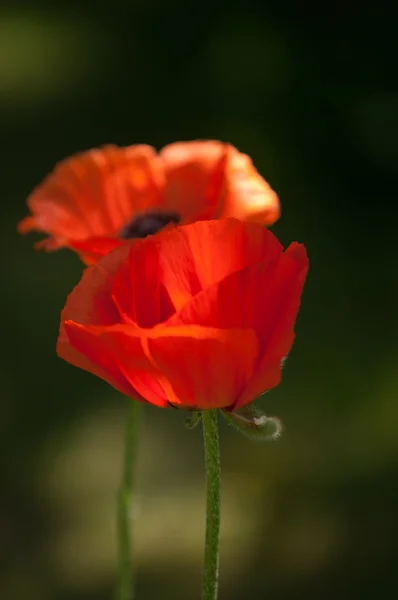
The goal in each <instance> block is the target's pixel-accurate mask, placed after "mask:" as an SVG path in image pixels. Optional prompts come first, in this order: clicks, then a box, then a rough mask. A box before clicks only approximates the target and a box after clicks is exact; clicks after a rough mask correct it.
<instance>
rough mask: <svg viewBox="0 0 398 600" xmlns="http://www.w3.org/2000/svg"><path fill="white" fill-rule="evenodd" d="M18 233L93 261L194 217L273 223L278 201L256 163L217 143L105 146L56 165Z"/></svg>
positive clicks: (31, 201)
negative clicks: (32, 235) (32, 234)
mask: <svg viewBox="0 0 398 600" xmlns="http://www.w3.org/2000/svg"><path fill="white" fill-rule="evenodd" d="M28 206H29V208H30V210H31V212H32V215H30V216H28V217H26V218H25V219H23V221H21V223H20V224H19V231H20V232H21V233H26V232H28V231H31V230H36V231H41V232H45V233H47V234H48V235H49V236H50V237H48V238H47V239H45V240H42V241H41V242H39V243H38V244H37V246H38V247H41V248H44V249H46V250H55V249H57V248H60V247H62V246H68V247H69V248H73V249H74V250H75V251H76V252H78V253H79V254H80V256H81V257H82V259H83V260H84V261H85V262H87V263H91V262H95V261H96V260H98V259H99V258H100V257H101V256H104V255H105V254H107V253H108V252H109V251H110V250H111V249H113V248H115V247H117V246H119V245H121V244H122V243H123V240H124V239H128V238H134V237H145V236H147V235H148V234H152V233H156V232H158V231H159V230H160V229H162V228H164V227H171V226H174V225H176V224H181V225H184V224H187V223H191V222H193V221H196V220H205V219H215V218H226V217H236V218H238V219H242V220H251V221H256V222H259V223H262V224H263V225H267V226H268V225H272V223H274V222H275V221H276V220H277V219H278V218H279V216H280V207H279V200H278V196H277V195H276V194H275V192H274V191H273V190H272V189H271V188H270V187H269V185H268V183H267V182H266V181H264V179H263V178H262V177H261V176H260V175H259V174H258V172H257V171H256V169H255V168H254V166H253V164H252V161H251V160H250V158H249V157H248V156H246V155H245V154H241V153H240V152H238V150H237V149H236V148H234V147H233V146H231V145H229V144H224V143H222V142H218V141H211V140H210V141H196V142H177V143H174V144H170V145H169V146H166V147H165V148H163V150H161V152H160V153H159V154H157V153H156V151H155V150H154V149H153V148H152V147H151V146H145V145H136V146H129V147H126V148H119V147H117V146H105V147H103V148H101V149H96V150H89V151H87V152H83V153H81V154H77V155H76V156H72V157H71V158H68V159H66V160H65V161H63V162H61V163H60V164H59V165H57V166H56V167H55V169H54V171H53V172H52V173H51V174H50V175H49V176H48V177H47V178H46V179H45V180H44V182H43V183H42V184H41V185H39V186H38V187H37V188H36V189H35V190H34V191H33V193H32V194H31V196H30V197H29V198H28Z"/></svg>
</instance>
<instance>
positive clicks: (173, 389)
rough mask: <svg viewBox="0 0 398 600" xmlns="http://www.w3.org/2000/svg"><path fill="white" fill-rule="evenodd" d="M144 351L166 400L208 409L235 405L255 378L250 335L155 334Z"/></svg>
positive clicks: (202, 330)
mask: <svg viewBox="0 0 398 600" xmlns="http://www.w3.org/2000/svg"><path fill="white" fill-rule="evenodd" d="M148 350H149V352H150V355H151V357H152V359H153V361H154V363H155V364H156V366H157V367H158V368H159V371H160V372H161V373H162V376H163V377H164V381H163V383H162V386H163V388H164V389H165V392H166V394H167V397H168V399H169V401H170V402H171V403H173V404H175V405H180V406H182V407H185V408H198V409H206V408H223V407H227V406H230V405H232V404H233V403H234V402H235V400H236V399H237V397H238V396H239V394H240V393H241V392H242V390H243V389H245V387H246V385H247V381H248V380H249V379H250V378H251V376H252V374H253V369H254V366H255V364H256V360H257V354H258V344H257V339H256V336H255V334H254V332H253V331H251V330H241V329H228V330H222V329H216V328H206V327H201V326H198V325H192V326H187V327H170V328H158V329H157V330H153V331H152V332H151V334H150V336H149V337H148Z"/></svg>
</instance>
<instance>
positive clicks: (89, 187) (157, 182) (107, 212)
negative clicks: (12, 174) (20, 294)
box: [19, 145, 164, 249]
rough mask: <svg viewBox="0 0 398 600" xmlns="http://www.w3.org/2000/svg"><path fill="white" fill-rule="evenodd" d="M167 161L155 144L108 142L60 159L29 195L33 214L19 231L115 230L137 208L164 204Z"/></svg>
mask: <svg viewBox="0 0 398 600" xmlns="http://www.w3.org/2000/svg"><path fill="white" fill-rule="evenodd" d="M163 184H164V176H163V171H162V165H161V161H160V159H159V157H158V156H157V155H156V152H155V150H154V149H153V148H152V147H151V146H145V145H137V146H130V147H126V148H118V147H117V146H104V147H103V148H100V149H94V150H89V151H87V152H82V153H80V154H77V155H75V156H72V157H70V158H68V159H66V160H64V161H62V162H61V163H59V164H58V165H57V166H56V167H55V169H54V171H53V172H52V173H50V175H48V176H47V177H46V179H45V180H44V181H43V183H42V184H41V185H39V186H38V187H37V188H36V189H35V190H34V191H33V193H32V194H31V196H30V197H29V198H28V201H27V203H28V206H29V208H30V210H31V212H32V213H33V215H32V216H28V217H27V218H26V219H24V220H23V221H22V222H21V223H20V224H19V231H20V232H21V233H26V232H27V231H30V230H32V229H35V230H37V231H44V232H46V233H49V234H50V235H51V236H52V237H53V238H54V240H55V243H53V244H52V247H53V249H55V248H56V247H60V246H63V245H66V244H67V243H68V241H69V240H84V239H85V238H87V237H98V236H103V235H105V236H109V235H114V234H116V233H117V232H118V231H119V230H120V229H121V228H122V226H123V225H124V224H125V223H126V222H127V221H128V220H129V219H131V217H132V215H133V214H134V213H135V212H140V211H145V210H146V209H147V208H148V207H152V206H157V205H158V204H159V203H160V195H161V188H162V186H163Z"/></svg>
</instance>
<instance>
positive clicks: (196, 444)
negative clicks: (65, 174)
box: [0, 0, 398, 600]
mask: <svg viewBox="0 0 398 600" xmlns="http://www.w3.org/2000/svg"><path fill="white" fill-rule="evenodd" d="M83 4H84V3H82V2H71V1H70V0H69V1H68V2H66V1H64V2H62V1H57V2H52V3H51V2H45V1H43V2H39V1H35V0H31V1H30V2H28V0H26V1H25V2H24V1H22V0H20V1H19V2H17V1H14V2H12V1H11V0H9V1H7V0H3V2H2V8H1V10H0V132H1V133H0V136H1V138H2V153H1V167H0V172H1V203H0V206H1V211H2V218H1V244H2V257H3V265H4V267H3V277H2V278H3V284H4V285H3V293H2V301H3V309H2V314H3V319H2V339H3V352H2V355H3V356H2V361H1V367H0V369H1V389H2V411H1V412H2V417H1V420H0V428H1V429H0V445H1V446H0V461H1V481H0V486H1V487H0V562H1V565H0V598H1V600H25V599H26V600H108V599H110V598H111V596H112V589H113V583H114V579H115V566H116V565H115V554H116V547H115V535H114V502H115V493H116V489H117V486H118V481H119V472H120V462H121V454H122V435H123V419H124V415H125V408H126V405H125V401H124V399H123V398H122V397H120V396H118V394H117V393H116V392H114V391H113V390H112V388H110V387H109V386H107V384H105V383H104V382H102V381H100V380H96V379H95V378H94V377H92V376H90V375H89V374H87V373H85V372H83V371H79V370H78V369H74V368H72V367H71V366H69V365H68V364H66V363H64V362H62V361H61V360H59V359H58V358H57V357H56V355H55V341H56V337H57V330H58V323H59V313H60V309H61V308H62V306H63V303H64V300H65V297H66V295H67V294H68V292H69V291H70V290H71V288H72V286H74V285H75V284H76V282H77V281H78V279H79V277H80V273H81V270H82V266H81V264H80V263H79V260H78V259H77V257H76V256H74V255H73V254H72V253H69V252H67V251H62V252H58V253H55V254H48V255H46V254H44V253H43V254H42V253H36V252H34V251H33V249H32V244H33V241H34V239H35V236H33V235H32V236H28V237H26V238H21V237H19V236H18V235H17V233H16V230H15V227H16V223H17V221H18V220H20V219H21V218H22V217H23V216H24V215H25V213H26V209H25V199H26V197H27V195H28V194H29V193H30V191H31V190H32V188H33V187H34V186H35V185H36V184H38V183H39V182H40V181H41V179H42V178H43V177H44V176H45V175H46V174H47V173H48V172H49V171H50V170H51V169H52V167H53V165H54V163H55V162H57V161H59V160H60V159H62V158H64V157H66V156H68V155H70V154H71V153H74V152H76V151H78V150H83V149H88V148H90V147H93V146H97V145H101V144H104V143H116V144H119V145H129V144H132V143H137V142H144V143H149V144H152V145H154V146H156V147H157V148H160V147H162V146H163V145H165V144H167V143H169V142H171V141H174V140H189V139H195V138H217V139H222V140H225V141H229V142H231V143H233V144H234V145H236V146H237V147H238V148H239V149H240V150H242V151H244V152H247V153H248V154H250V155H251V156H252V157H253V160H254V163H255V165H256V166H257V168H258V170H259V171H260V172H261V173H262V174H263V175H264V177H265V178H266V179H267V180H268V181H270V183H271V185H272V187H273V188H274V189H276V190H277V192H278V194H279V195H280V198H281V201H282V205H283V217H282V219H281V220H280V222H278V223H277V224H276V225H275V226H274V227H273V231H274V232H275V233H276V234H277V235H278V236H279V237H280V238H281V240H282V241H283V243H284V244H287V243H289V242H290V241H292V240H298V241H301V242H304V243H305V244H306V246H307V248H308V252H309V255H310V260H311V270H310V275H309V279H308V284H307V286H306V289H305V292H304V296H303V304H302V309H301V312H300V315H299V319H298V323H297V340H296V343H295V346H294V349H293V351H292V352H291V356H290V358H289V361H288V363H287V366H286V369H285V372H284V373H285V374H284V380H283V383H282V384H281V385H280V387H279V388H278V389H276V390H274V391H272V392H271V393H270V394H268V395H266V396H265V397H264V398H263V399H262V400H261V405H262V407H263V408H264V410H265V411H266V412H268V413H269V414H276V415H278V416H280V417H281V418H282V420H283V422H284V425H285V433H284V435H283V437H282V439H281V440H280V442H278V443H276V444H258V443H257V444H256V443H250V442H249V441H248V440H246V439H245V438H241V437H240V436H239V435H238V434H236V433H235V432H234V431H232V430H231V429H229V428H228V427H227V426H226V425H224V423H222V424H221V426H222V439H221V442H222V466H223V489H222V492H223V499H222V502H223V506H222V509H223V515H222V542H221V589H220V600H223V599H225V600H227V599H229V600H241V599H246V598H247V599H249V600H250V599H251V598H253V599H254V598H256V599H259V598H267V599H268V598H269V599H271V598H272V600H282V599H283V600H290V599H292V600H293V599H294V600H297V599H301V598H306V600H319V599H325V600H329V599H330V600H332V599H333V600H334V599H335V598H339V600H345V599H347V600H356V599H358V600H359V599H361V600H364V599H367V598H372V599H374V598H377V597H381V596H388V597H393V596H394V593H395V594H396V593H397V592H398V579H397V566H398V542H397V539H398V519H397V504H398V435H397V433H398V427H397V417H398V404H397V392H398V374H397V344H396V338H397V330H398V327H397V318H396V316H397V299H398V298H397V296H398V285H397V275H396V248H395V245H396V243H395V238H396V230H397V225H396V216H397V208H396V201H397V194H396V190H397V187H396V185H394V182H393V176H394V175H395V174H396V167H397V139H398V114H397V100H398V95H397V93H396V89H397V88H396V86H395V84H396V82H394V80H393V79H394V77H395V70H396V57H395V56H394V38H395V35H396V22H395V21H394V19H393V18H392V15H389V14H388V11H387V4H386V3H383V2H381V3H378V4H377V8H376V7H374V8H373V10H370V9H367V8H366V7H364V6H362V7H360V5H356V6H355V5H354V4H351V3H345V2H334V3H327V4H325V5H324V6H323V5H318V9H317V10H314V8H310V7H309V6H308V7H306V6H305V5H303V3H295V2H287V1H283V0H282V1H279V2H276V1H274V2H270V3H266V2H264V4H263V5H262V7H261V6H258V7H257V8H255V4H252V3H251V2H250V1H245V2H243V1H240V2H237V1H234V0H221V1H219V0H212V1H211V2H207V1H206V0H203V1H202V2H200V3H194V2H189V1H185V2H181V1H177V0H176V1H172V0H169V1H167V0H163V1H161V0H145V2H144V1H143V0H130V1H127V0H113V2H111V3H103V2H100V1H98V2H97V3H91V6H90V5H89V3H86V6H83ZM36 239H37V236H36ZM183 423H184V414H182V413H178V412H177V411H167V410H164V411H161V410H158V409H153V408H151V407H148V408H147V409H146V411H145V423H144V430H143V436H142V444H141V448H140V465H139V478H138V483H139V495H140V497H139V507H138V511H137V512H138V522H137V537H136V560H137V565H138V581H137V586H138V595H137V598H138V599H139V600H145V599H149V600H153V599H157V598H163V597H170V598H174V599H175V600H186V599H189V600H191V599H192V600H194V599H195V598H199V585H200V577H201V565H202V552H203V536H204V479H203V477H204V475H203V453H202V440H201V435H200V430H199V429H198V430H194V431H192V432H190V431H187V430H186V429H185V428H184V426H183Z"/></svg>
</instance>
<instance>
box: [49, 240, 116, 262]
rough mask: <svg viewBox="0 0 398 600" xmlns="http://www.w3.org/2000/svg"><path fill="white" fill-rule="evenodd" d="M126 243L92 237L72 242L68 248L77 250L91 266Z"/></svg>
mask: <svg viewBox="0 0 398 600" xmlns="http://www.w3.org/2000/svg"><path fill="white" fill-rule="evenodd" d="M43 241H44V240H43ZM125 243H126V241H125V240H121V239H119V238H115V237H90V238H87V239H85V240H72V241H70V242H69V243H68V246H69V248H72V249H73V250H76V252H77V253H78V254H79V256H80V258H81V259H82V260H83V261H84V262H85V264H86V265H91V264H93V263H96V262H97V261H99V259H100V258H102V257H103V256H106V255H107V254H109V252H111V251H112V250H114V249H115V248H118V247H119V246H121V245H122V244H125Z"/></svg>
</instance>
